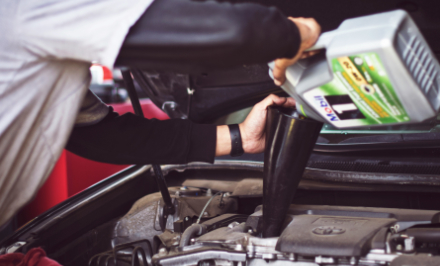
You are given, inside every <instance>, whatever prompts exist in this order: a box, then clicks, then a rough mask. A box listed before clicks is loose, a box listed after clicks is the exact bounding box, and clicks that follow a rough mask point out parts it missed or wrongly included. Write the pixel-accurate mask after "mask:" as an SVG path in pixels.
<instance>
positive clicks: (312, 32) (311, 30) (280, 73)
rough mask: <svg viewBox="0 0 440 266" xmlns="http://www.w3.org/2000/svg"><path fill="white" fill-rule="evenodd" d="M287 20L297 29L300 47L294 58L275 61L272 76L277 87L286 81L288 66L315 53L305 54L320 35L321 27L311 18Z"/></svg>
mask: <svg viewBox="0 0 440 266" xmlns="http://www.w3.org/2000/svg"><path fill="white" fill-rule="evenodd" d="M289 19H290V20H291V21H292V22H293V23H295V24H296V26H297V27H298V29H299V33H300V35H301V45H300V47H299V49H298V53H297V54H296V55H295V57H293V58H290V59H287V58H281V59H277V60H275V67H274V69H273V70H272V74H273V77H274V83H275V85H277V86H281V85H283V84H284V82H285V81H286V69H287V67H289V66H290V65H293V64H295V63H296V61H298V60H299V59H303V58H306V57H308V56H312V55H313V54H315V53H317V52H316V51H313V52H305V50H307V49H309V48H310V47H312V46H313V45H314V44H315V43H316V41H317V40H318V38H319V35H320V34H321V26H319V24H318V22H316V20H315V19H313V18H292V17H289Z"/></svg>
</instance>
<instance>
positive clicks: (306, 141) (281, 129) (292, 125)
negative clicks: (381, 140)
mask: <svg viewBox="0 0 440 266" xmlns="http://www.w3.org/2000/svg"><path fill="white" fill-rule="evenodd" d="M321 128H322V123H321V122H317V121H315V120H312V119H308V118H306V117H304V116H302V115H300V114H299V113H298V112H297V111H296V110H294V109H287V108H282V107H269V109H268V117H267V122H266V149H265V152H264V179H263V237H275V236H279V235H280V233H281V232H280V230H281V226H282V224H283V222H284V219H285V216H286V213H287V209H288V208H289V205H290V203H291V202H292V200H293V195H294V194H295V191H296V188H297V187H298V184H299V181H300V180H301V177H302V175H303V172H304V169H305V167H306V164H307V161H308V160H309V157H310V154H311V152H312V150H313V147H314V146H315V143H316V140H317V138H318V135H319V132H320V130H321Z"/></svg>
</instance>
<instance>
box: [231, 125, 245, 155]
mask: <svg viewBox="0 0 440 266" xmlns="http://www.w3.org/2000/svg"><path fill="white" fill-rule="evenodd" d="M228 127H229V132H230V134H231V154H230V155H231V156H232V157H237V156H240V155H243V153H244V150H243V143H242V141H241V134H240V127H239V126H238V124H233V125H228Z"/></svg>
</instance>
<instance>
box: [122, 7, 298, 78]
mask: <svg viewBox="0 0 440 266" xmlns="http://www.w3.org/2000/svg"><path fill="white" fill-rule="evenodd" d="M299 45H300V35H299V31H298V28H297V27H296V25H295V24H294V23H292V22H291V21H290V20H288V19H287V18H286V17H285V16H284V15H283V14H282V13H281V12H280V11H279V10H278V9H276V8H274V7H264V6H261V5H258V4H252V3H244V4H231V3H226V2H215V1H204V2H202V1H191V0H155V1H154V2H153V4H152V5H151V6H150V7H149V8H148V9H147V10H146V12H145V13H144V14H143V15H142V16H141V18H140V19H139V20H138V21H137V22H136V24H135V25H134V26H133V27H132V28H131V29H130V31H129V33H128V35H127V37H126V39H125V41H124V43H123V45H122V48H121V50H120V53H119V56H118V58H117V61H116V65H126V66H133V67H144V68H153V69H158V70H159V69H173V70H176V68H177V70H182V69H183V70H185V69H191V68H192V66H199V67H202V68H203V67H205V68H212V67H214V68H216V67H230V66H236V65H242V64H253V63H267V62H269V61H272V60H274V59H276V58H291V57H293V56H295V55H296V53H297V52H298V49H299Z"/></svg>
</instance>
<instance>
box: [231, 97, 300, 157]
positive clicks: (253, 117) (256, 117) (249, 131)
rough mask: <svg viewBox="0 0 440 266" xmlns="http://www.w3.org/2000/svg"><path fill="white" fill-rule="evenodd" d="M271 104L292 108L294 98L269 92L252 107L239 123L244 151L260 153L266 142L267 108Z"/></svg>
mask: <svg viewBox="0 0 440 266" xmlns="http://www.w3.org/2000/svg"><path fill="white" fill-rule="evenodd" d="M271 105H277V106H283V107H290V108H292V107H294V106H295V100H294V99H293V98H290V97H289V98H286V97H279V96H277V95H274V94H271V95H269V96H267V97H266V98H265V99H264V100H262V101H261V102H259V103H257V104H256V105H255V106H254V107H253V108H252V110H251V112H250V113H249V115H248V116H247V117H246V119H245V120H244V122H243V123H241V124H239V127H240V133H241V139H242V143H243V150H244V152H245V153H260V152H263V151H264V147H265V144H266V119H267V108H268V107H269V106H271Z"/></svg>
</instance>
